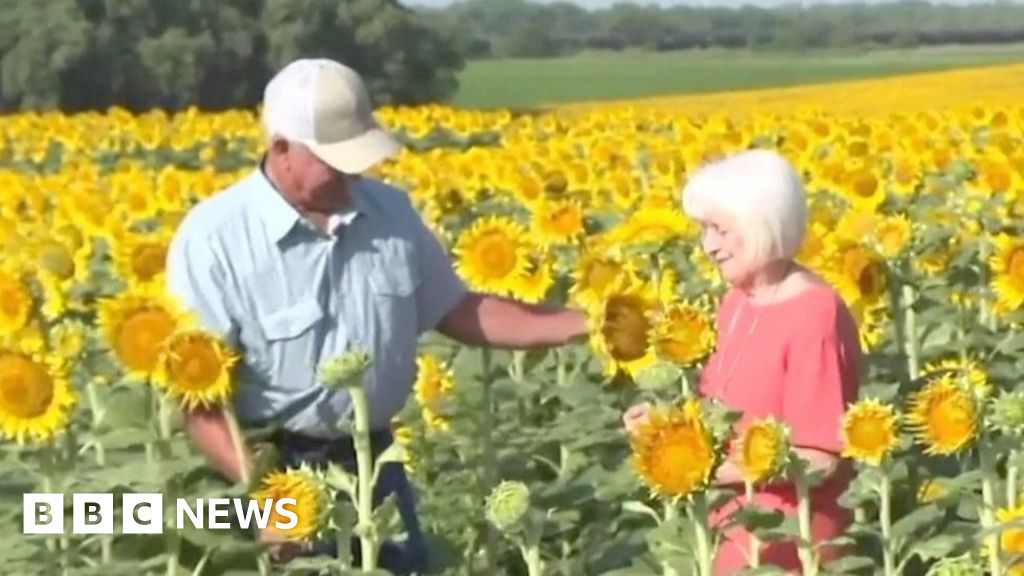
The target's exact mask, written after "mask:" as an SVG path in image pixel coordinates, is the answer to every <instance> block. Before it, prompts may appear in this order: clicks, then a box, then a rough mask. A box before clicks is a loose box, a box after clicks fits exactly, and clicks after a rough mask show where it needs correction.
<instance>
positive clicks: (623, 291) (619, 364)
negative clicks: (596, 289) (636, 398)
mask: <svg viewBox="0 0 1024 576" xmlns="http://www.w3.org/2000/svg"><path fill="white" fill-rule="evenodd" d="M658 307H659V303H658V297H657V292H656V291H655V289H654V288H653V287H652V286H650V285H648V284H642V283H641V282H640V281H638V280H630V279H626V278H620V279H619V280H617V281H616V282H615V284H613V285H612V286H611V287H610V288H609V289H608V291H607V293H606V294H605V297H604V299H603V301H601V302H600V303H598V304H595V305H594V307H593V308H592V311H591V313H590V317H591V322H592V323H593V324H596V326H595V330H593V332H592V334H593V335H592V336H591V342H592V344H593V347H594V349H595V350H597V351H598V352H599V353H600V354H601V356H602V357H603V358H605V372H606V374H608V375H614V374H616V373H618V372H619V371H622V372H625V373H626V374H628V375H629V376H633V375H635V374H636V373H637V372H638V371H640V370H642V369H644V368H646V367H648V366H650V365H652V364H654V363H655V362H656V361H657V355H656V354H655V352H654V347H653V346H652V345H651V338H652V335H653V327H654V326H653V322H652V320H651V315H652V314H653V313H655V312H657V311H658Z"/></svg>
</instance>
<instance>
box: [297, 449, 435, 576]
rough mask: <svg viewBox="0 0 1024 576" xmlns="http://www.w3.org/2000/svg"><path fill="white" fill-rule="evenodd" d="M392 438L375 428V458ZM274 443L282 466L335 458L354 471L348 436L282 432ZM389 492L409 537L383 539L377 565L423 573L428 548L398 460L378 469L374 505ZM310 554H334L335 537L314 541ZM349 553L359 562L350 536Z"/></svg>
mask: <svg viewBox="0 0 1024 576" xmlns="http://www.w3.org/2000/svg"><path fill="white" fill-rule="evenodd" d="M393 441H394V438H393V437H392V435H391V433H390V432H377V433H373V434H372V435H371V438H370V443H371V446H372V448H373V458H374V461H376V459H377V457H378V456H379V455H380V454H381V453H382V452H383V451H384V450H385V449H386V448H387V447H388V446H390V445H391V443H392V442H393ZM277 444H278V446H279V448H280V450H281V460H282V464H283V465H284V466H288V467H293V468H298V467H299V466H301V465H302V464H306V465H308V466H310V467H312V468H316V469H320V468H325V467H326V466H327V464H328V463H329V462H335V463H337V464H340V465H341V466H343V467H344V468H345V469H346V470H348V471H349V472H351V473H353V474H354V473H356V453H355V448H354V446H353V442H352V438H351V437H343V438H340V439H338V440H332V441H324V440H319V439H314V438H307V437H302V436H297V435H294V434H290V433H284V434H282V435H281V436H280V439H279V441H278V442H277ZM390 494H395V496H396V503H397V504H398V511H399V513H400V514H401V517H402V523H403V524H404V525H405V531H406V533H407V535H408V539H407V540H406V541H405V542H403V543H401V544H399V543H396V542H384V543H383V544H382V546H381V550H380V555H379V557H378V566H379V567H380V568H382V569H384V570H388V571H390V572H392V573H394V574H401V575H405V574H425V573H426V572H427V568H428V566H429V558H428V548H427V543H426V539H425V538H424V536H423V531H422V529H421V528H420V523H419V518H418V517H417V515H416V497H415V493H414V491H413V487H412V484H411V483H410V482H409V478H408V476H406V473H405V467H404V466H403V465H402V464H401V463H398V462H391V463H388V464H385V465H384V467H383V469H382V470H381V474H380V478H379V479H378V481H377V486H376V489H375V490H374V493H373V500H374V504H373V505H374V507H376V506H379V505H380V503H381V502H382V501H383V500H384V498H386V497H387V496H388V495H390ZM339 498H348V496H347V495H345V494H340V495H339ZM313 554H314V555H328V556H333V557H337V556H338V549H337V544H336V543H335V542H334V540H329V541H321V542H317V543H315V545H314V548H313ZM352 557H353V559H354V561H355V562H357V565H358V562H360V560H359V558H360V550H359V542H358V540H355V539H354V540H353V546H352Z"/></svg>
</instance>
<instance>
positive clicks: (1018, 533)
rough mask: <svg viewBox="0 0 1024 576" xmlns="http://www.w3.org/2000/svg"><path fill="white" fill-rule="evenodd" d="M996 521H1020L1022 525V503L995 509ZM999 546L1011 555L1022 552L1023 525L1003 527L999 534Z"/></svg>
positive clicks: (1023, 509) (1023, 544)
mask: <svg viewBox="0 0 1024 576" xmlns="http://www.w3.org/2000/svg"><path fill="white" fill-rule="evenodd" d="M996 521H997V522H999V523H1000V524H1010V523H1014V522H1020V523H1021V524H1022V525H1024V522H1022V521H1024V504H1018V505H1017V506H1014V507H1008V508H1000V509H998V510H996ZM999 547H1000V549H1001V550H1002V551H1003V552H1008V553H1009V554H1010V555H1011V556H1020V555H1022V554H1024V527H1019V526H1013V527H1007V528H1005V529H1003V531H1002V533H1001V534H1000V536H999Z"/></svg>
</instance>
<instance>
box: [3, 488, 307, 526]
mask: <svg viewBox="0 0 1024 576" xmlns="http://www.w3.org/2000/svg"><path fill="white" fill-rule="evenodd" d="M64 507H65V505H64V494H45V493H32V494H25V495H24V498H23V499H22V512H23V523H22V533H24V534H65V528H66V527H65V521H64ZM295 507H296V502H295V499H294V498H281V499H278V500H274V499H270V498H268V499H266V500H264V501H262V502H257V501H255V500H250V499H246V498H210V499H203V498H197V499H196V500H195V501H194V502H190V501H189V500H188V499H185V498H178V499H177V500H176V501H175V521H176V524H175V526H176V527H177V528H178V529H179V530H180V529H183V528H186V527H187V526H188V524H191V525H192V527H194V528H198V529H209V530H229V529H231V528H232V524H231V523H230V522H229V521H228V520H229V519H230V518H231V511H232V510H234V512H235V518H236V519H237V521H238V526H239V527H241V528H242V529H248V528H249V526H250V525H252V524H253V523H255V525H256V527H257V528H259V529H260V530H264V529H266V528H267V526H268V524H270V519H271V517H272V513H276V516H277V519H276V520H275V521H274V523H273V527H274V528H276V529H278V530H289V529H291V528H294V527H295V526H296V525H298V523H299V517H298V515H297V514H296V513H295ZM118 517H119V518H120V524H121V532H120V533H122V534H161V533H163V531H164V495H163V494H123V495H122V496H121V511H120V514H118V513H117V511H116V510H115V507H114V495H113V494H72V502H71V533H72V534H114V533H115V532H114V521H115V518H118Z"/></svg>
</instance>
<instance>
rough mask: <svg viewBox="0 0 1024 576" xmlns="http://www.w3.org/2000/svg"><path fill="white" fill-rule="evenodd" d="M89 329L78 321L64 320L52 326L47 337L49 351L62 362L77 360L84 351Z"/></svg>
mask: <svg viewBox="0 0 1024 576" xmlns="http://www.w3.org/2000/svg"><path fill="white" fill-rule="evenodd" d="M88 336H89V327H88V326H86V325H85V323H83V322H82V321H80V320H64V321H62V322H61V323H60V324H57V325H56V326H54V327H53V328H52V329H51V330H50V333H49V335H48V337H49V340H50V345H49V349H50V350H52V351H53V355H54V356H56V357H57V358H60V359H61V360H63V361H64V362H68V363H70V362H73V361H75V360H77V359H78V358H79V357H80V356H81V355H82V353H83V352H84V351H85V345H86V341H87V339H88Z"/></svg>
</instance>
